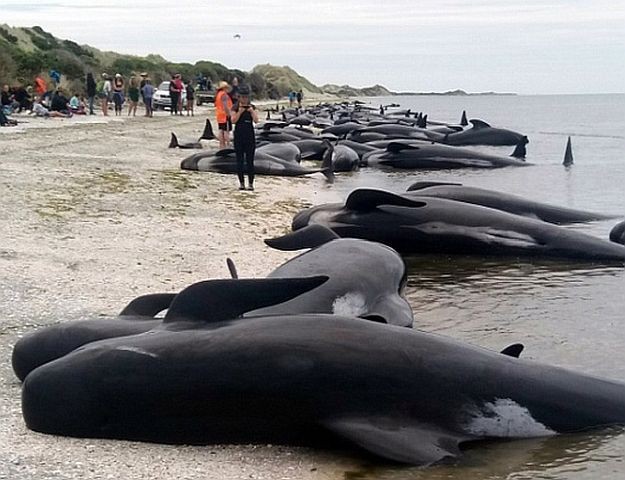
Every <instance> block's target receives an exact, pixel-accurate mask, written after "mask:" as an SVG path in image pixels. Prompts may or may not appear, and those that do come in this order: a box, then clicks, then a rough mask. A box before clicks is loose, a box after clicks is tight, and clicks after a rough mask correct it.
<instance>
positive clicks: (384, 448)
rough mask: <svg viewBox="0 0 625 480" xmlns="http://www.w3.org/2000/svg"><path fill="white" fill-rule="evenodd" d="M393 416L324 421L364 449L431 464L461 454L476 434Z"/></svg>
mask: <svg viewBox="0 0 625 480" xmlns="http://www.w3.org/2000/svg"><path fill="white" fill-rule="evenodd" d="M402 420H403V421H400V420H397V419H393V418H387V417H383V418H375V417H373V418H372V417H365V418H348V419H334V420H331V421H327V422H324V423H323V424H324V426H325V427H326V428H327V429H328V430H330V431H332V432H334V433H336V434H338V435H340V436H341V437H344V438H346V439H348V440H350V441H352V442H354V443H355V444H357V445H359V446H360V447H362V448H364V449H365V450H367V451H369V452H371V453H373V454H375V455H379V456H380V457H384V458H387V459H389V460H393V461H396V462H402V463H409V464H411V465H424V466H425V465H431V464H433V463H436V462H439V461H441V460H443V459H444V458H455V457H457V456H459V455H460V449H459V444H460V443H461V442H464V441H467V440H472V439H474V438H473V437H469V436H466V435H461V434H457V433H455V432H450V431H446V430H443V429H441V428H439V427H437V426H435V425H426V424H421V423H415V422H413V421H411V420H410V419H402Z"/></svg>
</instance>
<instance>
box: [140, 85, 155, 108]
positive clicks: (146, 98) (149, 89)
mask: <svg viewBox="0 0 625 480" xmlns="http://www.w3.org/2000/svg"><path fill="white" fill-rule="evenodd" d="M141 95H143V103H144V105H145V116H146V117H153V116H154V111H153V109H152V97H153V96H154V86H153V85H152V81H151V80H150V79H149V78H148V79H146V80H145V85H143V87H142V88H141Z"/></svg>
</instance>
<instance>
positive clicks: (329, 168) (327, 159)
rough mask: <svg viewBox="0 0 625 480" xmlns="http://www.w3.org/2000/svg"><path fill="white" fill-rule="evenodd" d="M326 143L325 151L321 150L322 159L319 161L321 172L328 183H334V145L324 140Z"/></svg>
mask: <svg viewBox="0 0 625 480" xmlns="http://www.w3.org/2000/svg"><path fill="white" fill-rule="evenodd" d="M324 142H325V143H327V145H326V151H325V152H323V161H322V162H321V173H323V175H324V176H325V177H326V180H327V181H328V183H334V158H333V157H334V146H333V145H332V144H331V143H330V142H329V141H328V140H324Z"/></svg>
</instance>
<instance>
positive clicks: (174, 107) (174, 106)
mask: <svg viewBox="0 0 625 480" xmlns="http://www.w3.org/2000/svg"><path fill="white" fill-rule="evenodd" d="M169 96H170V98H171V113H173V114H174V115H175V114H176V113H178V100H179V99H180V93H178V92H171V93H170V94H169Z"/></svg>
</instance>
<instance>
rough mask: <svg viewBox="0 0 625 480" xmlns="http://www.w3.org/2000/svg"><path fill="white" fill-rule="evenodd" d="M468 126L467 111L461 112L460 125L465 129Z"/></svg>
mask: <svg viewBox="0 0 625 480" xmlns="http://www.w3.org/2000/svg"><path fill="white" fill-rule="evenodd" d="M468 124H469V122H467V111H466V110H463V111H462V117H460V125H462V126H463V127H466V126H467V125H468Z"/></svg>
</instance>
